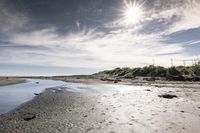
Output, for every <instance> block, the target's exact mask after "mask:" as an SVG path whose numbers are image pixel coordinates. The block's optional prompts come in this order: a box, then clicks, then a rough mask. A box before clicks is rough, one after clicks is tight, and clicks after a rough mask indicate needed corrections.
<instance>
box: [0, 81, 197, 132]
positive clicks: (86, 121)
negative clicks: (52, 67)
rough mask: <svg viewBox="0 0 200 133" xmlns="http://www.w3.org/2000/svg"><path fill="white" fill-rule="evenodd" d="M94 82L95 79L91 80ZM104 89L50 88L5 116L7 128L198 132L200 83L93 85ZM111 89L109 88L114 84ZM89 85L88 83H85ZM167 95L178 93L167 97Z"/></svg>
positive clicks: (1, 126)
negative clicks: (183, 86) (165, 95)
mask: <svg viewBox="0 0 200 133" xmlns="http://www.w3.org/2000/svg"><path fill="white" fill-rule="evenodd" d="M90 84H91V83H90ZM91 85H92V86H100V88H102V89H96V90H90V89H89V90H88V91H87V92H85V93H82V92H69V91H67V89H65V88H51V89H47V90H46V91H45V92H43V93H41V94H39V95H38V96H36V97H35V98H34V99H33V100H32V101H30V102H28V103H25V104H23V105H21V106H20V107H19V108H18V109H16V110H14V111H12V112H9V113H7V114H5V115H2V116H0V132H2V133H12V132H13V133H35V132H40V133H49V132H55V133H56V132H58V133H66V132H68V133H87V132H88V133H119V132H120V133H155V132H158V133H197V132H199V130H200V127H199V125H200V87H199V86H198V85H196V87H193V88H187V87H186V88H177V87H172V88H169V87H168V88H166V87H154V86H149V87H141V86H140V87H139V86H133V85H132V86H129V89H125V88H126V86H123V85H119V86H118V85H117V86H115V87H114V88H113V87H112V85H111V86H110V87H109V85H102V84H94V83H92V84H91ZM109 88H110V89H109ZM86 89H87V88H86ZM162 94H173V95H176V96H177V98H173V99H166V98H162V97H159V96H158V95H162Z"/></svg>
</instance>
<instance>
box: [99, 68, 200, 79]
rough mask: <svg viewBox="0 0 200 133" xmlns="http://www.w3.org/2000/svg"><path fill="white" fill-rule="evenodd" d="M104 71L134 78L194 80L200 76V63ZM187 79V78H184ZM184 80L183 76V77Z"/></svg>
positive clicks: (113, 74)
mask: <svg viewBox="0 0 200 133" xmlns="http://www.w3.org/2000/svg"><path fill="white" fill-rule="evenodd" d="M102 73H104V74H108V75H110V76H117V77H124V78H134V77H136V76H142V77H169V76H171V77H187V78H188V77H190V78H191V80H194V77H199V76H200V64H196V65H192V66H176V67H175V66H174V67H170V68H164V67H161V66H153V65H150V66H145V67H142V68H140V67H137V68H128V67H125V68H119V67H118V68H115V69H113V70H107V71H103V72H102ZM184 79H185V78H184ZM182 80H183V78H182Z"/></svg>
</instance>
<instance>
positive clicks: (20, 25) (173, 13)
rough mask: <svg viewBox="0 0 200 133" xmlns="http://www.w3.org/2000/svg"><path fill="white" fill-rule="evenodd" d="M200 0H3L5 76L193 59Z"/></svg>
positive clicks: (199, 41)
mask: <svg viewBox="0 0 200 133" xmlns="http://www.w3.org/2000/svg"><path fill="white" fill-rule="evenodd" d="M199 11H200V0H0V75H71V74H91V73H95V72H98V71H101V70H105V69H112V68H115V67H141V66H146V65H152V64H154V65H161V66H165V67H168V66H170V65H172V64H173V65H183V63H184V62H185V63H186V65H191V64H192V63H194V62H195V61H197V59H198V58H199V57H200V13H199Z"/></svg>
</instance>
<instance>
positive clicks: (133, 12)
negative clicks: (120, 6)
mask: <svg viewBox="0 0 200 133" xmlns="http://www.w3.org/2000/svg"><path fill="white" fill-rule="evenodd" d="M122 13H123V23H124V24H126V25H135V24H138V23H139V22H141V20H142V19H143V15H144V10H143V8H142V4H141V5H139V4H137V3H135V2H131V1H130V2H126V3H125V8H124V10H123V11H122Z"/></svg>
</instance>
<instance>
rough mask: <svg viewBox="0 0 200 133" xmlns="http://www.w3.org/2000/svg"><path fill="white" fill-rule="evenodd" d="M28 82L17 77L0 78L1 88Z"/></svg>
mask: <svg viewBox="0 0 200 133" xmlns="http://www.w3.org/2000/svg"><path fill="white" fill-rule="evenodd" d="M24 82H26V80H25V79H22V78H16V77H0V86H6V85H13V84H19V83H24Z"/></svg>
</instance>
